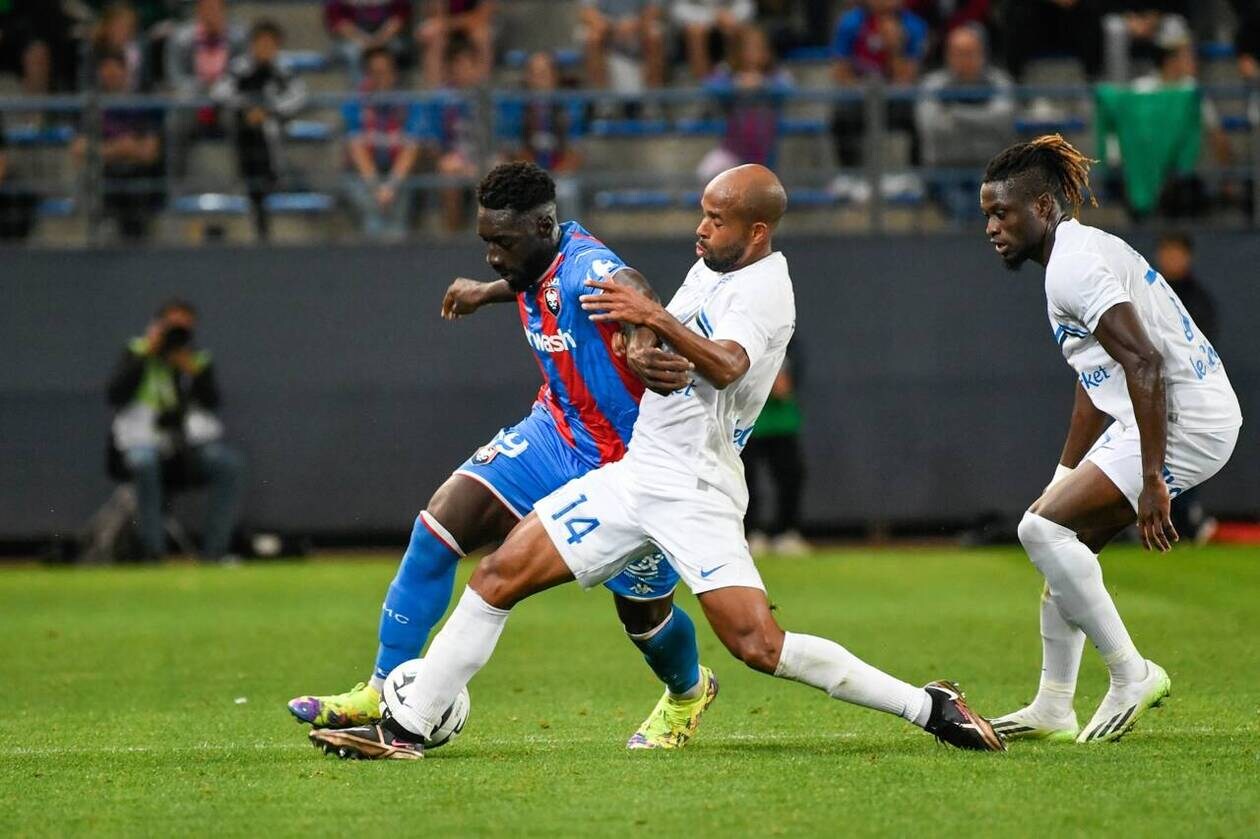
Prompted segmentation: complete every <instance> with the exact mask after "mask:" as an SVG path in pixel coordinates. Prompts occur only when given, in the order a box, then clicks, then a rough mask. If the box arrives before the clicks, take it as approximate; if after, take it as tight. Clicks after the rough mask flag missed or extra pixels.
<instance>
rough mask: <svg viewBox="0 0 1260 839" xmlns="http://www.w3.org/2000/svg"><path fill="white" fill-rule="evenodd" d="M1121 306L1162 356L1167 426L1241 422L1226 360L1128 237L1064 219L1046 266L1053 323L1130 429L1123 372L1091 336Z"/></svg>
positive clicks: (1091, 391)
mask: <svg viewBox="0 0 1260 839" xmlns="http://www.w3.org/2000/svg"><path fill="white" fill-rule="evenodd" d="M1118 303H1132V304H1133V306H1134V308H1135V309H1136V310H1137V314H1138V318H1139V320H1140V321H1141V323H1142V326H1143V327H1144V328H1145V329H1146V334H1147V335H1148V336H1149V337H1150V339H1151V342H1152V343H1153V344H1154V345H1155V348H1156V349H1158V350H1159V352H1160V354H1161V355H1162V356H1163V358H1164V381H1165V384H1166V387H1167V392H1168V421H1169V422H1170V423H1172V424H1175V425H1178V426H1181V427H1182V428H1184V429H1187V430H1199V431H1208V430H1221V429H1229V428H1237V427H1238V426H1239V425H1241V424H1242V410H1241V409H1240V408H1239V405H1238V397H1237V396H1236V395H1235V394H1234V389H1233V388H1232V387H1231V386H1230V383H1229V377H1228V376H1226V375H1225V365H1224V364H1223V363H1222V361H1221V358H1220V356H1218V355H1217V354H1216V350H1215V349H1213V347H1212V343H1211V341H1210V340H1208V337H1207V336H1205V335H1204V334H1203V333H1202V332H1200V331H1199V327H1198V326H1196V325H1195V323H1194V321H1193V320H1191V318H1190V316H1189V315H1188V314H1187V313H1186V309H1185V307H1184V306H1183V305H1182V304H1181V301H1180V300H1179V299H1178V298H1177V295H1176V294H1175V293H1174V292H1173V290H1172V287H1171V286H1169V285H1168V283H1167V281H1166V280H1164V278H1163V277H1161V276H1160V275H1159V273H1158V272H1156V271H1155V269H1154V268H1152V267H1151V266H1150V265H1149V264H1148V263H1147V261H1146V260H1145V259H1143V258H1142V255H1141V254H1139V253H1138V252H1137V251H1135V250H1133V248H1131V247H1129V245H1128V244H1127V243H1125V242H1124V240H1122V239H1120V238H1118V237H1116V236H1112V235H1111V234H1109V233H1106V232H1104V231H1102V230H1099V229H1097V228H1094V227H1086V226H1085V225H1083V224H1080V223H1079V222H1077V221H1075V220H1068V221H1064V222H1063V223H1061V224H1060V225H1059V227H1058V229H1057V230H1056V231H1055V237H1054V249H1053V251H1051V254H1050V261H1049V264H1048V265H1046V304H1047V310H1048V313H1049V315H1050V328H1051V329H1052V330H1053V331H1054V337H1055V340H1057V341H1058V342H1059V345H1060V346H1061V347H1062V348H1063V356H1064V358H1066V359H1067V362H1068V364H1070V365H1071V366H1072V368H1073V369H1074V370H1075V371H1076V374H1077V376H1078V377H1079V380H1080V383H1081V386H1082V387H1083V388H1085V393H1086V394H1087V395H1088V396H1089V398H1090V399H1091V400H1092V401H1093V403H1094V405H1096V406H1097V407H1098V409H1099V410H1101V411H1103V412H1105V413H1107V414H1110V415H1111V416H1112V417H1114V418H1115V419H1116V421H1117V422H1119V423H1120V424H1121V425H1123V426H1125V427H1132V426H1134V425H1135V423H1136V421H1135V419H1134V415H1133V403H1132V401H1131V400H1130V399H1129V391H1128V385H1127V383H1126V381H1125V375H1124V370H1123V368H1121V367H1120V365H1119V364H1118V363H1117V362H1116V361H1115V359H1113V358H1112V357H1111V356H1110V355H1108V354H1107V351H1106V350H1105V349H1103V347H1102V345H1101V344H1099V343H1098V339H1096V338H1095V337H1094V335H1093V332H1094V329H1095V328H1097V326H1098V321H1099V319H1100V318H1101V317H1102V315H1103V313H1104V312H1106V311H1107V310H1108V309H1110V308H1111V307H1112V306H1115V305H1116V304H1118Z"/></svg>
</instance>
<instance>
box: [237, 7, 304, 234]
mask: <svg viewBox="0 0 1260 839" xmlns="http://www.w3.org/2000/svg"><path fill="white" fill-rule="evenodd" d="M283 37H284V36H283V33H282V32H281V30H280V27H279V26H278V25H277V24H275V23H273V22H271V21H269V20H261V21H259V22H257V23H255V24H254V26H253V28H252V29H251V30H250V35H249V54H248V55H244V56H241V57H240V58H238V59H236V60H235V61H233V62H232V64H231V67H230V69H229V71H228V73H227V75H226V76H224V77H223V78H222V79H221V80H220V81H219V83H218V84H217V85H216V86H215V89H214V97H215V99H217V100H218V101H219V102H221V103H222V104H224V105H225V106H227V107H228V108H229V109H230V110H231V111H232V114H233V123H234V130H235V137H236V151H237V160H238V163H239V166H240V172H241V177H242V178H244V180H245V187H246V190H247V191H248V192H249V200H250V203H251V204H252V205H253V207H254V229H255V232H256V233H257V235H258V238H259V239H261V240H266V239H267V237H268V234H269V233H270V224H269V222H268V218H267V211H266V197H267V195H268V194H269V193H270V192H272V191H273V190H274V189H275V188H276V185H277V184H278V182H279V179H280V171H281V169H282V165H281V164H282V160H281V155H282V151H283V148H282V147H283V140H284V123H285V122H286V121H287V120H288V119H290V118H291V117H293V116H295V115H296V114H297V113H298V112H299V111H300V110H302V108H303V107H304V106H305V105H306V85H305V83H303V82H302V80H301V79H298V78H295V77H294V76H293V75H292V74H291V73H289V72H288V71H287V70H285V69H284V68H282V67H281V66H280V64H279V61H278V59H279V57H280V45H281V42H282V40H283Z"/></svg>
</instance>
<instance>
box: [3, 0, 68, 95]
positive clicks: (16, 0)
mask: <svg viewBox="0 0 1260 839" xmlns="http://www.w3.org/2000/svg"><path fill="white" fill-rule="evenodd" d="M72 28H73V21H72V20H71V19H70V16H69V15H67V14H66V11H65V9H64V8H63V4H62V3H60V2H53V1H52V0H6V2H4V3H0V70H2V71H6V72H10V73H14V74H16V75H17V76H18V77H19V78H20V79H21V83H22V93H23V94H25V95H28V96H47V95H48V94H50V93H59V92H67V91H72V90H74V89H75V86H76V82H77V81H78V66H79V62H78V58H79V50H78V46H77V44H76V43H75V42H74V40H73V38H72Z"/></svg>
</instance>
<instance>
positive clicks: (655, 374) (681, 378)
mask: <svg viewBox="0 0 1260 839" xmlns="http://www.w3.org/2000/svg"><path fill="white" fill-rule="evenodd" d="M626 363H627V364H628V365H630V369H631V370H632V371H634V374H635V375H636V376H638V377H639V378H640V379H641V380H642V381H643V384H645V385H647V388H648V390H650V391H652V392H653V393H659V394H660V395H661V396H669V395H670V394H671V393H673V392H674V391H676V390H682V389H683V388H685V387H686V386H687V385H688V384H690V383H691V374H692V372H693V371H694V370H695V365H693V364H692V363H691V362H690V361H688V360H687V359H685V358H683V357H682V356H681V355H679V354H678V353H673V352H670V351H668V350H663V349H661V348H660V347H638V348H636V347H633V346H632V347H630V348H629V349H628V351H627V352H626Z"/></svg>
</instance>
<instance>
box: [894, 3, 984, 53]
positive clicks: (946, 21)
mask: <svg viewBox="0 0 1260 839" xmlns="http://www.w3.org/2000/svg"><path fill="white" fill-rule="evenodd" d="M905 5H906V10H907V11H909V12H912V13H914V14H915V15H918V16H919V17H920V18H921V19H922V20H923V22H924V23H926V24H927V26H928V32H929V33H930V34H929V36H928V49H927V61H928V63H930V64H936V63H937V62H940V61H943V60H944V53H945V41H946V39H947V38H948V36H949V33H951V32H953V31H954V30H955V29H957V28H958V27H960V26H966V25H967V24H973V25H975V26H979V27H981V28H982V29H984V30H985V33H986V35H988V36H990V37H991V36H992V34H993V32H994V29H995V27H994V25H993V23H994V22H993V3H992V2H991V0H905Z"/></svg>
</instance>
